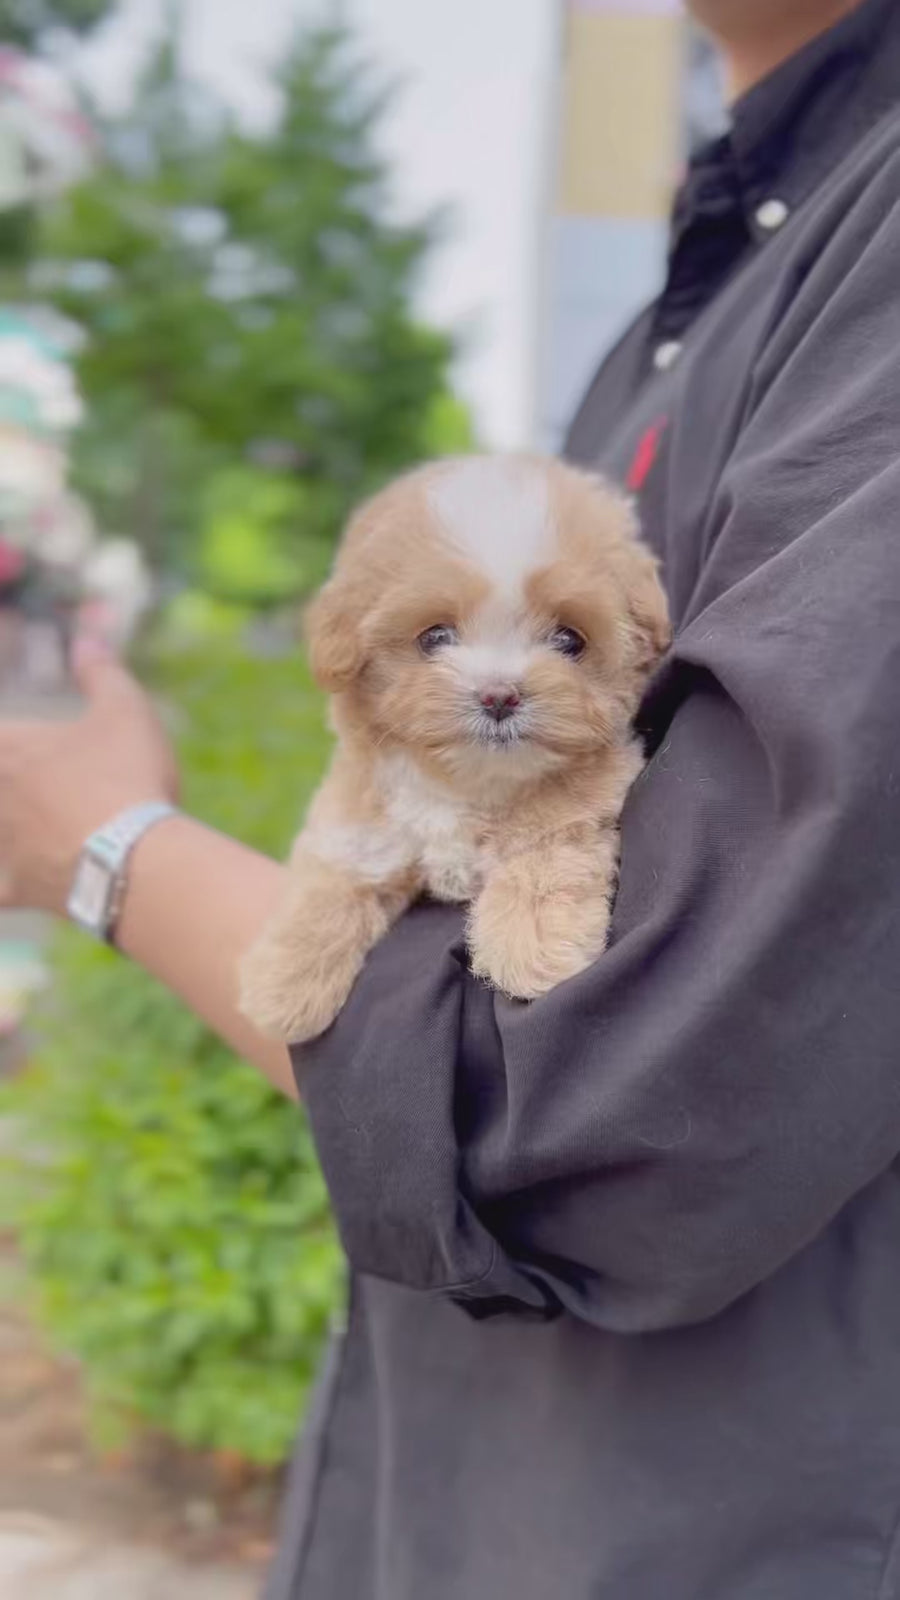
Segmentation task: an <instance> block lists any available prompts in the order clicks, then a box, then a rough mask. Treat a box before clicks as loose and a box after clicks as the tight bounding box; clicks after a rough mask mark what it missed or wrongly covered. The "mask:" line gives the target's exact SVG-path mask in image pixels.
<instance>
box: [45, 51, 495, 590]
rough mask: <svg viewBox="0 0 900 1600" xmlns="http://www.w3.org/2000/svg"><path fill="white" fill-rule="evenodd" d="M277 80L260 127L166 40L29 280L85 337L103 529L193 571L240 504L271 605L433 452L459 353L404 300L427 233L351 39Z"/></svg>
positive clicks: (78, 456) (81, 468) (50, 225)
mask: <svg viewBox="0 0 900 1600" xmlns="http://www.w3.org/2000/svg"><path fill="white" fill-rule="evenodd" d="M280 89H281V95H282V109H281V114H280V116H279V117H278V119H277V121H276V123H275V125H274V127H273V128H271V129H270V130H269V131H268V132H267V133H266V134H265V135H260V136H252V135H250V134H248V133H246V132H245V131H243V130H241V129H239V128H238V127H236V126H235V125H234V124H233V122H232V121H230V120H229V118H228V116H227V114H226V113H225V112H224V111H223V110H222V108H221V107H220V106H218V105H216V104H213V103H211V102H210V101H209V99H208V98H206V97H204V96H202V95H200V94H198V93H197V92H196V91H194V90H192V89H191V87H190V85H188V84H186V83H185V82H184V80H183V78H182V77H181V75H180V73H179V70H178V66H177V59H176V51H175V49H174V47H173V46H172V45H171V44H168V45H167V46H166V47H165V48H164V49H163V50H162V51H161V53H160V54H159V56H158V57H157V59H156V60H155V61H154V62H153V64H152V67H151V69H150V70H149V71H148V72H147V74H146V75H145V78H144V80H143V82H142V84H141V85H140V90H139V93H138V96H137V98H136V102H135V105H134V108H133V109H132V111H131V112H130V113H129V115H128V117H127V119H125V120H124V121H123V122H119V123H116V124H113V125H111V126H109V127H108V128H107V129H106V130H105V144H106V149H107V160H106V162H105V163H104V165H103V166H102V167H100V168H98V170H96V171H95V172H94V174H93V175H92V176H91V177H90V179H89V180H88V181H87V182H86V183H83V184H82V185H81V186H80V187H79V188H77V189H75V190H73V191H71V192H70V193H69V194H67V195H66V196H65V197H64V198H63V200H62V201H61V202H60V203H59V204H58V205H57V206H56V207H55V209H54V210H53V211H52V212H51V213H50V214H49V215H48V216H47V217H46V218H45V220H44V222H43V225H42V229H41V235H40V239H39V247H38V252H37V260H36V261H35V263H34V264H33V266H32V269H31V273H30V281H31V285H32V288H33V289H36V290H38V291H39V292H40V293H41V295H42V296H43V297H44V298H45V299H49V300H50V301H51V302H52V303H53V304H54V305H55V306H56V307H57V308H58V309H59V310H60V311H62V312H64V313H65V314H67V315H68V316H69V317H71V318H72V319H73V320H74V321H75V322H76V323H77V324H79V325H80V327H81V328H82V329H83V330H84V334H85V343H84V347H83V349H82V351H81V353H80V355H79V357H78V373H79V378H80V381H81V385H82V388H83V392H84V395H85V399H86V402H87V406H88V414H89V417H90V422H89V424H88V426H87V427H86V428H85V430H84V432H83V435H82V437H81V438H80V440H78V441H77V442H76V446H75V455H74V464H75V477H76V482H77V483H78V485H79V487H80V488H81V489H82V490H83V491H84V492H86V493H87V495H88V497H89V498H90V499H91V501H92V502H93V504H94V505H95V507H96V508H97V510H98V511H99V513H100V517H101V521H102V522H103V523H104V524H105V525H106V526H107V527H110V528H112V529H114V530H115V531H117V532H127V533H129V534H130V535H132V536H134V537H137V538H138V539H140V541H141V542H142V544H143V545H144V547H145V548H146V549H147V551H148V553H149V554H150V556H151V558H153V559H154V560H155V561H157V562H158V563H161V564H163V563H164V564H168V565H171V564H173V563H174V564H175V565H176V566H180V567H181V568H182V569H183V570H188V571H189V570H191V569H192V568H193V569H194V570H196V567H197V562H198V560H199V559H200V557H201V555H202V549H203V547H204V540H205V539H206V537H207V534H208V532H209V528H210V526H211V525H213V526H214V525H215V524H216V519H217V518H218V519H219V521H220V523H221V518H222V516H223V514H224V511H223V508H227V506H228V504H231V505H232V507H238V508H239V507H240V506H243V507H244V511H245V512H246V520H247V521H248V524H249V523H252V522H253V520H254V517H255V518H256V520H257V521H258V522H260V523H265V524H266V528H267V555H266V557H265V559H263V558H262V557H261V558H260V563H259V565H260V567H265V568H266V570H265V572H262V571H260V572H259V573H258V574H257V580H258V581H256V580H254V577H253V574H252V573H248V574H247V583H248V586H249V588H251V589H252V588H254V586H255V587H256V589H257V590H258V591H259V593H258V596H257V597H258V598H262V599H264V598H266V594H265V590H266V588H267V586H268V587H272V588H273V590H278V591H279V592H281V591H283V590H284V589H285V588H291V587H294V588H297V589H302V588H303V587H305V586H306V584H307V583H308V582H309V581H310V580H311V578H313V577H317V576H318V575H319V571H320V570H321V566H322V561H321V560H318V561H316V560H313V562H312V568H311V567H310V562H309V560H308V559H307V556H308V552H309V549H310V548H312V547H315V548H316V549H319V550H320V551H324V552H325V559H327V548H328V544H329V542H330V541H331V540H332V539H333V537H334V535H335V533H336V531H337V529H338V527H339V525H340V523H341V521H342V519H343V517H344V516H345V514H346V512H347V510H348V509H349V507H350V505H351V504H352V503H353V502H354V501H356V500H357V499H358V498H360V497H361V496H362V495H364V494H366V493H367V492H368V491H370V490H371V489H372V488H373V487H374V486H375V485H376V484H378V483H379V482H381V481H383V480H384V479H385V478H386V477H387V476H389V475H391V474H392V473H394V472H396V471H397V470H398V469H399V468H401V467H403V466H404V465H405V464H407V463H408V462H411V461H413V460H415V459H417V458H420V457H421V456H422V455H423V454H425V453H428V452H429V451H430V450H431V449H432V448H433V447H434V437H433V426H434V419H435V416H436V414H438V412H442V414H443V416H444V417H445V418H446V415H447V372H448V367H449V363H450V360H451V356H452V347H451V343H450V340H449V339H448V338H447V337H446V336H445V335H443V334H441V333H438V332H435V331H434V330H432V329H429V328H426V327H424V326H422V325H421V324H420V323H419V321H418V320H417V319H416V318H415V316H414V315H413V314H412V312H411V310H410V302H411V296H412V292H413V289H414V285H415V280H416V274H417V272H418V270H419V268H420V266H421V263H422V260H423V257H424V255H425V253H426V251H427V249H428V248H429V246H430V244H431V242H432V238H433V235H434V231H435V229H434V223H433V221H431V220H429V221H425V222H421V223H414V224H403V225H400V224H398V223H396V222H394V221H392V220H390V216H389V189H388V175H387V173H386V171H385V169H384V166H383V164H382V163H381V161H380V160H379V158H378V157H377V155H376V154H375V149H374V134H375V128H376V124H377V120H378V117H379V114H380V111H381V108H382V100H381V98H380V96H379V95H378V94H376V93H374V92H373V91H372V89H371V87H370V84H369V81H368V75H367V74H366V72H365V71H362V70H360V68H359V67H358V66H357V65H356V63H355V61H354V58H353V52H352V49H351V47H350V45H349V44H348V42H347V40H346V38H344V37H343V36H341V35H339V34H336V33H334V32H315V33H312V34H309V35H306V36H305V37H303V38H302V39H301V41H300V42H299V43H298V45H297V47H296V49H295V50H294V51H293V52H292V54H291V56H290V59H289V60H288V62H287V64H286V65H285V67H284V69H283V71H282V73H281V75H280ZM450 427H451V433H456V434H458V435H459V439H458V441H457V440H452V441H451V442H452V443H456V442H459V443H464V442H465V438H466V429H465V424H464V419H463V420H462V421H461V420H460V419H459V416H458V413H455V412H452V411H451V413H450ZM254 508H255V509H254ZM237 514H238V513H237V512H235V515H237ZM241 514H243V513H241ZM232 520H233V518H232ZM204 530H206V531H204ZM273 540H274V541H275V544H276V545H279V551H280V554H279V555H278V558H277V559H276V557H275V556H274V555H273ZM279 541H280V544H279ZM301 548H303V549H304V550H305V551H306V552H307V556H304V559H302V560H297V561H294V560H293V555H294V554H295V553H296V552H298V551H300V550H301ZM273 561H274V566H273ZM266 563H268V565H266ZM244 564H245V566H246V565H247V563H246V562H245V563H244ZM251 564H252V563H251ZM238 565H240V562H238ZM276 569H277V571H276ZM312 569H316V570H312ZM250 597H251V598H252V596H250Z"/></svg>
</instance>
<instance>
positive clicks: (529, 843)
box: [241, 456, 669, 1041]
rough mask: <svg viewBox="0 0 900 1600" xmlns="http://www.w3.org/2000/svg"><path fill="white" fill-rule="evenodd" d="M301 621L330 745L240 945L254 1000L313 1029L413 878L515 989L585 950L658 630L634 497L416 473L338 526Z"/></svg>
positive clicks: (292, 1028) (502, 983) (298, 1032)
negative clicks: (277, 899) (277, 875)
mask: <svg viewBox="0 0 900 1600" xmlns="http://www.w3.org/2000/svg"><path fill="white" fill-rule="evenodd" d="M308 626H309V634H308V637H309V649H310V659H311V663H312V670H313V673H314V675H315V677H316V679H317V681H318V682H319V683H320V684H321V685H322V687H323V688H324V689H326V690H327V691H328V692H329V694H330V695H331V709H332V722H333V727H334V731H335V733H336V734H337V748H336V750H335V754H334V759H333V762H332V765H331V768H330V771H329V773H328V775H327V777H326V778H325V781H324V783H323V784H322V786H321V788H320V789H319V791H318V794H317V795H316V797H315V799H314V801H313V803H312V806H311V808H310V811H309V815H308V818H307V821H306V825H305V827H304V828H303V831H302V832H301V833H300V835H299V837H298V838H297V840H296V842H295V845H294V848H293V853H292V855H291V860H290V870H289V873H288V876H287V884H286V889H285V893H284V897H283V900H282V903H281V904H280V905H279V906H278V908H277V910H276V911H275V914H274V916H273V917H272V919H271V921H270V923H269V925H268V926H267V927H266V928H265V929H264V930H263V933H262V935H261V936H260V938H259V939H258V941H257V943H256V944H255V945H254V946H253V948H252V949H251V950H250V952H249V954H248V955H247V956H246V957H245V959H244V962H243V965H242V971H241V1004H242V1008H243V1010H244V1012H245V1014H246V1015H247V1016H248V1017H249V1018H250V1019H251V1020H252V1021H253V1022H254V1023H255V1024H256V1025H257V1027H258V1028H260V1029H261V1030H262V1031H263V1032H265V1033H267V1034H269V1035H272V1036H275V1037H278V1038H282V1039H287V1040H291V1041H300V1040H303V1039H311V1038H314V1037H316V1036H317V1035H318V1034H320V1033H322V1032H324V1030H325V1029H326V1028H327V1027H328V1026H329V1025H330V1024H331V1023H332V1022H333V1021H334V1018H335V1017H336V1016H337V1013H338V1011H339V1010H340V1008H341V1006H342V1005H343V1004H344V1001H345V1000H346V998H347V996H348V994H349V992H350V989H351V987H352V985H353V982H354V979H355V978H356V976H357V974H358V972H359V970H360V968H361V966H362V964H363V961H364V959H365V957H366V955H367V953H368V951H369V950H371V948H372V946H373V945H374V944H375V943H376V942H377V940H378V939H380V937H381V935H382V934H383V933H384V932H385V931H386V930H387V929H388V928H389V927H390V925H391V924H392V923H393V922H394V921H395V919H396V918H397V917H399V916H400V914H401V913H402V912H403V911H404V910H405V909H406V908H407V907H408V906H409V905H410V904H411V902H412V901H414V900H415V899H416V898H417V897H419V896H420V895H423V894H427V895H431V896H432V897H434V898H436V899H438V900H446V901H460V902H466V903H467V904H468V905H469V907H470V910H469V920H468V944H469V951H470V955H471V964H472V970H473V971H474V972H475V973H476V974H477V975H479V976H480V977H482V978H484V979H486V980H488V981H489V982H490V983H492V984H494V985H495V986H496V987H497V988H498V989H499V990H502V992H503V993H504V994H506V995H510V996H514V997H516V998H518V999H521V1000H529V999H533V998H534V997H536V996H538V995H541V994H543V993H544V992H545V991H546V990H548V989H551V988H552V987H553V986H554V985H555V984H558V983H560V982H562V981H563V980H564V979H566V978H570V977H572V976H573V975H574V974H575V973H578V972H580V971H582V969H583V968H585V967H587V966H589V965H590V964H591V963H592V962H593V961H595V960H596V959H597V957H598V956H599V955H600V953H601V951H602V950H603V947H604V943H605V940H606V933H607V926H608V922H609V908H610V899H611V895H612V891H613V887H614V883H615V875H616V862H617V839H618V823H619V815H620V812H621V808H622V803H623V801H624V799H625V795H626V793H627V791H628V788H629V786H630V785H631V783H632V782H633V780H634V778H635V776H636V775H637V773H638V771H639V770H640V766H641V756H640V753H639V751H638V747H637V745H636V743H635V741H634V739H633V736H632V732H631V722H632V717H633V715H634V712H635V709H636V707H637V704H638V701H639V699H640V696H641V692H642V689H643V687H644V684H645V682H646V680H647V677H648V675H649V673H650V672H651V670H652V668H653V666H654V664H655V663H656V661H657V659H658V658H659V656H660V655H661V653H662V652H663V650H664V649H665V647H666V644H667V642H668V638H669V625H668V619H667V613H666V606H665V600H664V597H663V593H662V589H661V587H660V584H659V580H658V578H657V571H656V564H655V562H654V560H653V558H652V557H651V556H650V555H649V554H648V552H647V551H646V549H645V548H644V546H643V545H642V544H641V543H640V541H639V538H638V535H637V529H636V526H635V522H634V519H633V516H632V514H631V511H630V508H629V506H628V504H627V502H626V501H624V500H623V499H621V498H620V497H619V496H618V495H616V494H614V493H613V492H612V491H611V490H610V489H609V488H608V487H607V486H606V485H605V484H604V483H602V482H601V481H600V480H599V479H597V478H594V477H589V476H587V475H586V474H584V473H582V472H578V471H576V470H574V469H573V468H571V467H568V466H564V465H562V464H560V463H559V462H555V461H550V460H542V459H539V458H536V457H493V456H485V457H473V458H469V459H463V460H450V461H442V462H437V463H434V464H431V465H428V466H425V467H422V468H420V469H419V470H417V471H415V472H412V473H410V474H409V475H408V476H406V477H404V478H401V479H400V480H398V481H397V482H396V483H394V484H392V485H391V486H390V487H389V488H387V489H385V490H384V491H383V492H382V493H381V494H379V495H377V496H376V497H375V498H374V499H373V500H372V501H370V502H369V503H368V504H367V505H365V506H363V508H362V509H361V510H360V511H359V512H358V513H357V514H356V516H355V517H354V518H353V519H352V520H351V522H350V525H349V527H348V529H347V531H346V533H345V536H344V539H343V542H342V544H341V547H340V550H339V552H338V556H337V560H336V564H335V567H334V571H333V574H332V576H331V578H330V580H329V582H328V583H327V584H326V585H325V587H324V589H323V590H322V591H321V593H320V594H319V596H318V599H317V600H316V601H315V602H314V603H313V606H312V609H311V612H310V616H309V624H308Z"/></svg>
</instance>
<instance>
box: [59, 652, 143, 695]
mask: <svg viewBox="0 0 900 1600" xmlns="http://www.w3.org/2000/svg"><path fill="white" fill-rule="evenodd" d="M72 672H73V674H74V677H75V682H76V684H77V685H78V688H79V689H80V690H81V692H82V694H83V695H84V697H85V699H86V700H87V701H88V702H89V704H90V705H91V706H96V707H97V708H98V709H99V708H104V707H112V706H114V705H115V706H121V705H131V704H133V703H134V702H135V701H136V700H141V701H142V700H143V698H144V692H143V690H142V689H141V687H140V685H139V684H138V683H137V682H136V680H135V679H134V678H133V677H132V676H131V673H130V672H127V671H126V669H125V668H124V667H123V666H122V663H121V662H120V661H119V660H118V658H117V656H116V655H115V653H114V651H112V650H111V649H110V647H109V645H107V644H105V643H104V642H103V640H102V639H96V638H93V637H92V636H91V635H90V634H83V635H81V636H79V637H78V638H77V639H76V640H75V642H74V644H73V645H72Z"/></svg>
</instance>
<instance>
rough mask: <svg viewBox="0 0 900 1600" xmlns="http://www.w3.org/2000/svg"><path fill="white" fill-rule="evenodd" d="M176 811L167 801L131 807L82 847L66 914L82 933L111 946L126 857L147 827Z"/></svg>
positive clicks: (124, 880)
mask: <svg viewBox="0 0 900 1600" xmlns="http://www.w3.org/2000/svg"><path fill="white" fill-rule="evenodd" d="M177 809H178V808H177V807H176V806H173V805H170V804H169V802H168V801H167V800H148V801H146V802H145V803H144V804H143V805H137V806H130V807H129V809H128V810H127V811H122V812H120V813H119V815H118V816H117V817H113V818H112V820H111V821H110V822H107V823H105V824H104V826H103V827H102V828H98V829H97V831H96V833H92V834H91V836H90V838H89V839H87V840H86V841H85V843H84V844H83V845H82V848H81V853H80V855H79V857H78V864H77V866H76V868H75V876H74V878H73V880H72V888H71V890H70V891H69V898H68V900H67V902H66V911H67V913H68V916H69V918H70V920H71V921H72V922H74V923H76V924H77V926H78V927H79V928H83V929H84V931H85V933H91V934H93V936H94V938H95V939H101V940H104V941H105V942H106V943H107V944H113V943H114V941H115V935H116V925H117V923H118V920H119V914H120V912H121V909H122V901H123V900H124V898H125V885H126V882H127V868H128V857H129V856H130V855H131V852H132V850H133V849H134V847H135V845H136V844H137V842H138V840H139V839H143V837H144V834H145V833H146V832H147V831H148V829H149V828H152V827H154V826H155V824H156V823H157V822H162V821H163V820H164V819H165V818H166V817H173V816H176V815H177Z"/></svg>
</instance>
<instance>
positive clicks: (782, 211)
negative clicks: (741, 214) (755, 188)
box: [756, 200, 791, 233]
mask: <svg viewBox="0 0 900 1600" xmlns="http://www.w3.org/2000/svg"><path fill="white" fill-rule="evenodd" d="M790 214H791V213H790V209H789V207H788V206H786V205H785V203H784V201H783V200H764V201H763V203H762V205H761V206H758V207H757V210H756V220H757V222H758V224H759V226H760V227H761V228H764V229H765V231H766V233H775V232H776V230H777V229H778V228H780V227H781V226H782V224H783V223H785V222H787V219H788V217H789V216H790Z"/></svg>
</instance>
